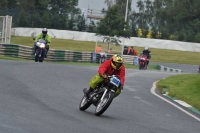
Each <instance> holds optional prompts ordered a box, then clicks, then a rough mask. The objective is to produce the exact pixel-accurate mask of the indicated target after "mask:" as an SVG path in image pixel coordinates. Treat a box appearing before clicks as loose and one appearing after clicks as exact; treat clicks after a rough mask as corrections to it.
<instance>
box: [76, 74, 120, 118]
mask: <svg viewBox="0 0 200 133" xmlns="http://www.w3.org/2000/svg"><path fill="white" fill-rule="evenodd" d="M120 86H121V82H120V77H119V76H117V75H112V76H108V77H107V79H106V80H105V81H104V82H102V83H101V84H99V85H98V86H97V87H96V88H95V89H94V91H93V92H91V93H90V94H88V97H87V96H86V95H84V96H83V98H82V100H81V102H80V104H79V109H80V110H81V111H85V110H86V109H87V108H88V107H89V106H90V105H91V104H93V105H94V106H96V109H95V115H96V116H100V115H102V114H103V113H104V112H105V111H106V109H107V108H108V107H109V106H110V104H111V102H112V101H113V98H114V96H115V92H116V91H117V90H118V89H120ZM85 89H87V88H85ZM83 91H84V92H85V91H86V90H83Z"/></svg>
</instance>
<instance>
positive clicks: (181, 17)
mask: <svg viewBox="0 0 200 133" xmlns="http://www.w3.org/2000/svg"><path fill="white" fill-rule="evenodd" d="M199 6H200V1H199V0H153V1H152V0H138V2H137V7H138V9H139V11H138V12H136V11H132V13H131V14H130V16H129V18H130V21H129V23H130V25H131V29H132V33H133V34H132V35H134V36H137V34H136V33H138V29H141V30H142V31H141V32H142V33H143V34H141V35H142V36H141V37H147V35H149V37H150V38H162V39H170V40H179V41H187V42H200V29H199V27H200V8H199Z"/></svg>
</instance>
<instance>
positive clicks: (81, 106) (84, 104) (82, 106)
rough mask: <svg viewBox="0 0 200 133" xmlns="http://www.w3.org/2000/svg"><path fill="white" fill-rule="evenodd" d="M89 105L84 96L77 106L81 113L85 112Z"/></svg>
mask: <svg viewBox="0 0 200 133" xmlns="http://www.w3.org/2000/svg"><path fill="white" fill-rule="evenodd" d="M90 105H91V103H90V102H89V101H88V99H87V98H86V96H83V98H82V100H81V102H80V104H79V109H80V110H81V111H85V110H86V109H87V108H88V107H89V106H90Z"/></svg>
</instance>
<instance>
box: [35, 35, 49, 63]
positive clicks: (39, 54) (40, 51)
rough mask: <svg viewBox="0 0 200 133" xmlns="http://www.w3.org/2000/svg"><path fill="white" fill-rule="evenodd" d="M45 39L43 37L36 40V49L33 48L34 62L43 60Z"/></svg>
mask: <svg viewBox="0 0 200 133" xmlns="http://www.w3.org/2000/svg"><path fill="white" fill-rule="evenodd" d="M46 45H47V43H46V41H45V40H44V39H39V40H38V41H37V42H36V50H35V62H38V61H39V62H43V61H44V56H45V54H46Z"/></svg>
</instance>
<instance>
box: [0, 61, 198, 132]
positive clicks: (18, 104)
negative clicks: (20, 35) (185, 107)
mask: <svg viewBox="0 0 200 133" xmlns="http://www.w3.org/2000/svg"><path fill="white" fill-rule="evenodd" d="M97 69H98V67H86V66H73V65H66V64H55V63H35V62H22V61H6V60H0V85H1V87H0V133H94V132H95V133H199V132H200V126H199V125H200V122H199V121H197V120H196V119H194V118H193V117H191V116H189V115H187V114H186V113H184V112H182V111H181V110H179V109H177V108H176V107H174V106H172V105H171V104H169V103H167V102H165V101H163V100H161V99H159V98H158V97H156V96H155V95H153V94H152V93H151V92H150V89H151V87H152V84H153V83H154V82H155V81H157V80H159V79H162V78H165V77H168V76H171V75H174V74H176V73H167V72H161V71H153V70H145V71H143V70H138V69H126V82H125V83H126V84H125V87H124V90H123V92H122V93H121V94H120V95H119V96H118V97H117V98H115V99H114V101H113V102H112V104H111V105H110V107H109V108H108V110H107V111H106V112H105V113H104V114H103V115H102V116H100V117H98V116H95V115H94V109H95V108H94V106H93V105H92V106H90V107H89V108H88V109H87V110H86V111H80V110H79V102H80V100H81V98H82V96H83V92H82V89H83V88H84V87H88V82H89V80H90V79H91V78H92V77H93V76H94V75H95V74H96V73H97ZM187 70H188V71H189V69H187ZM192 70H193V68H192ZM192 72H193V71H192ZM191 113H192V112H191ZM194 115H195V114H194ZM196 116H197V117H200V116H198V115H196Z"/></svg>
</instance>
